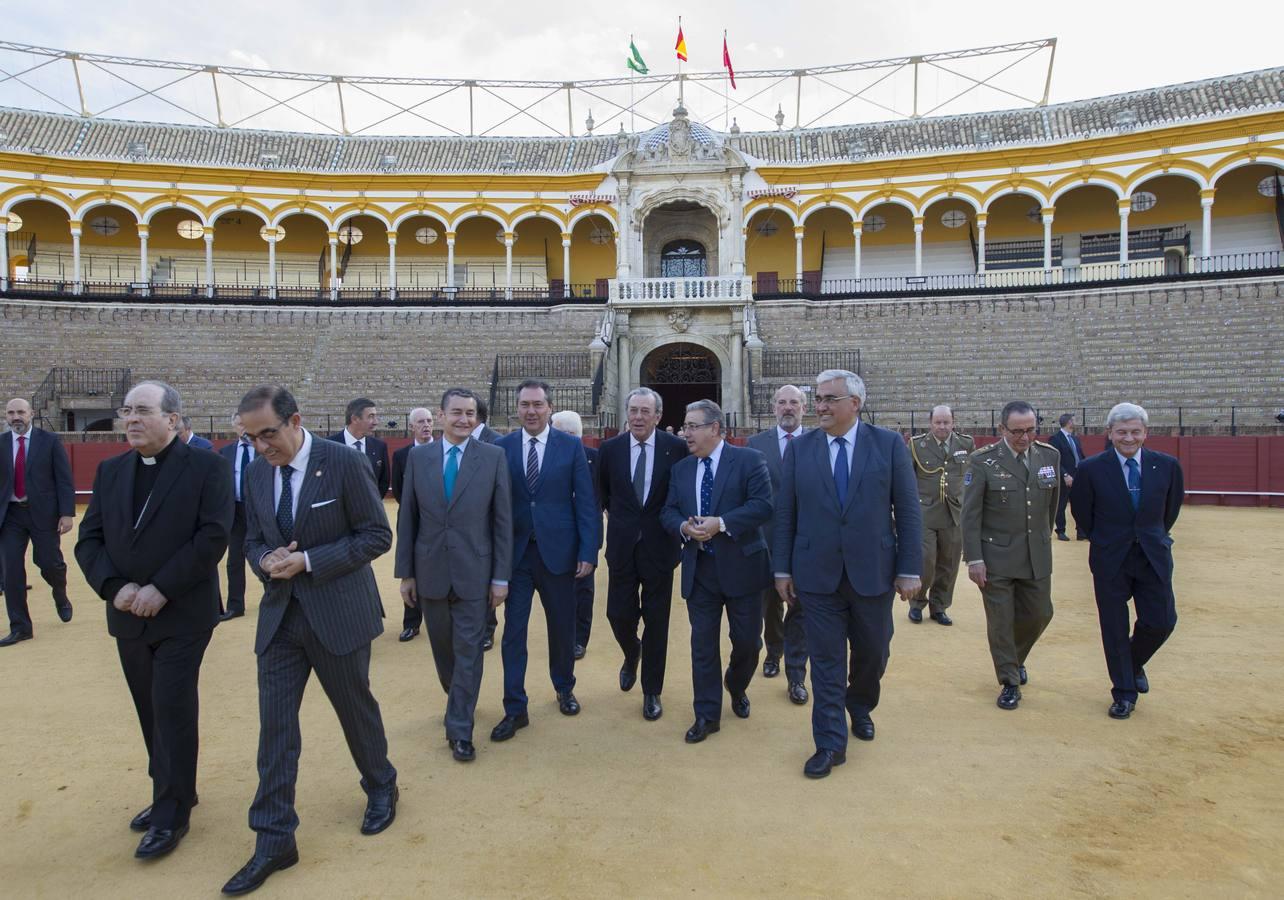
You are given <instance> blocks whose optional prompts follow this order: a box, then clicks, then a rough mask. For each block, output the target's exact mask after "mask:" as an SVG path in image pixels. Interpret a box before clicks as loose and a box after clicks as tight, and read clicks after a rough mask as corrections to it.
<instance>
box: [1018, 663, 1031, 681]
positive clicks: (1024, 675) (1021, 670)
mask: <svg viewBox="0 0 1284 900" xmlns="http://www.w3.org/2000/svg"><path fill="white" fill-rule="evenodd" d="M1017 674H1018V675H1020V676H1021V683H1022V684H1025V683H1027V682H1028V681H1029V680H1030V673H1029V672H1027V671H1026V670H1025V666H1020V667H1018V669H1017Z"/></svg>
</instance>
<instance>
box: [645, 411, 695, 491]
mask: <svg viewBox="0 0 1284 900" xmlns="http://www.w3.org/2000/svg"><path fill="white" fill-rule="evenodd" d="M642 444H646V475H645V481H644V484H643V488H642V502H643V503H644V504H645V503H646V501H647V499H648V498H649V497H650V496H651V475H652V473H654V472H655V429H651V436H650V437H648V438H647V439H646V440H645V441H643V442H642ZM642 444H639V443H638V439H637V438H635V437H634V436H633V435H632V434H630V435H629V481H630V482H632V481H633V473H634V472H636V471H637V468H638V453H640V452H641V451H640V449H639V448H640V447H641V446H642ZM696 496H697V497H698V496H699V494H697V495H696Z"/></svg>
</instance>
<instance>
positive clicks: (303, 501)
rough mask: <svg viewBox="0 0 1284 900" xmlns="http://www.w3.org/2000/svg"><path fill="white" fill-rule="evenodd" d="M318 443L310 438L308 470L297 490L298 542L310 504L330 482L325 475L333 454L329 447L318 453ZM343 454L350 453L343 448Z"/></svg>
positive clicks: (295, 520) (295, 524) (296, 528)
mask: <svg viewBox="0 0 1284 900" xmlns="http://www.w3.org/2000/svg"><path fill="white" fill-rule="evenodd" d="M319 444H320V441H318V440H317V439H316V435H313V437H312V453H311V455H310V456H309V457H308V470H307V471H306V472H304V473H303V484H302V486H301V487H300V488H299V506H298V509H297V510H296V511H295V513H294V538H295V540H298V537H299V535H300V534H302V533H303V523H304V522H306V521H307V518H308V513H309V512H310V511H311V510H312V503H313V502H314V501H315V500H316V498H317V494H318V493H319V492H320V490H321V488H322V487H323V486H326V485H328V484H329V483H330V481H331V476H329V475H327V474H325V473H326V472H327V471H328V470H329V468H330V466H329V465H328V463H329V461H330V453H332V452H334V451H333V450H331V448H329V447H325V448H324V449H322V450H320V451H318V450H317V447H318V445H319ZM343 450H344V452H347V453H351V452H352V451H351V450H348V448H346V447H344V448H343Z"/></svg>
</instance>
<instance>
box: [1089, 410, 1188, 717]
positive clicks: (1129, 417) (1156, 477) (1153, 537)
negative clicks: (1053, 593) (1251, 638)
mask: <svg viewBox="0 0 1284 900" xmlns="http://www.w3.org/2000/svg"><path fill="white" fill-rule="evenodd" d="M1148 421H1149V418H1148V417H1147V415H1146V411H1145V410H1144V409H1142V408H1141V407H1140V406H1137V405H1135V404H1132V403H1120V404H1118V405H1116V406H1115V407H1114V408H1113V409H1111V410H1110V413H1109V415H1107V416H1106V432H1107V433H1108V434H1109V436H1110V441H1111V444H1112V445H1113V446H1112V447H1111V448H1110V449H1107V450H1106V451H1105V452H1104V453H1098V454H1097V455H1096V456H1093V457H1090V458H1088V459H1086V460H1084V461H1083V462H1082V463H1080V464H1079V474H1078V475H1077V476H1076V477H1075V480H1074V487H1073V488H1071V491H1072V496H1071V498H1070V504H1071V507H1070V508H1071V510H1072V511H1073V513H1074V519H1075V524H1076V525H1077V526H1078V527H1079V530H1080V531H1082V532H1083V533H1085V534H1086V535H1088V540H1089V541H1091V542H1092V543H1091V544H1090V545H1089V548H1088V567H1089V568H1090V569H1091V570H1092V584H1093V588H1094V589H1095V591H1096V594H1097V615H1098V617H1099V619H1100V620H1101V643H1102V645H1103V646H1104V648H1105V651H1106V668H1107V670H1109V672H1110V683H1111V685H1112V688H1111V692H1110V693H1111V695H1112V696H1113V697H1114V702H1113V703H1112V704H1111V705H1110V710H1109V713H1110V717H1111V718H1112V719H1126V718H1128V717H1129V716H1131V715H1132V711H1133V708H1134V707H1135V706H1136V705H1137V695H1138V694H1139V693H1141V694H1144V693H1147V692H1148V691H1149V690H1150V682H1149V681H1148V679H1147V678H1146V670H1145V665H1146V663H1147V662H1149V661H1150V658H1151V657H1152V656H1154V655H1155V651H1157V650H1158V649H1159V648H1160V647H1162V646H1163V644H1164V641H1166V640H1168V636H1169V635H1170V634H1172V633H1173V629H1174V628H1176V627H1177V602H1176V599H1175V598H1174V597H1173V551H1172V546H1173V539H1172V537H1171V536H1170V535H1169V532H1170V531H1172V527H1173V524H1174V523H1176V521H1177V515H1178V514H1179V513H1180V512H1181V504H1182V500H1183V499H1184V498H1185V486H1184V484H1183V480H1182V472H1181V464H1180V463H1178V462H1177V460H1176V459H1174V458H1173V457H1171V456H1169V455H1167V454H1166V453H1159V452H1157V451H1155V450H1146V451H1144V452H1143V450H1142V445H1143V444H1145V442H1146V425H1147V422H1148ZM1129 598H1132V600H1133V602H1134V603H1135V604H1136V607H1137V624H1136V626H1135V628H1134V629H1133V633H1132V637H1131V638H1129V636H1128V624H1129V618H1130V616H1129V614H1128V600H1129Z"/></svg>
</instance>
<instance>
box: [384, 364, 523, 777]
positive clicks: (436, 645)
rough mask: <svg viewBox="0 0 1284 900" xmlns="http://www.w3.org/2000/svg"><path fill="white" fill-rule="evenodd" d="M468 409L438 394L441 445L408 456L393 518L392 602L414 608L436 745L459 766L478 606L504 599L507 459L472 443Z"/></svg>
mask: <svg viewBox="0 0 1284 900" xmlns="http://www.w3.org/2000/svg"><path fill="white" fill-rule="evenodd" d="M474 404H475V400H474V399H473V396H472V393H471V392H470V391H467V390H464V389H462V388H451V389H449V390H447V391H446V393H445V394H444V395H443V396H442V398H441V418H442V422H443V423H444V426H445V427H444V429H443V431H442V439H441V440H440V441H437V442H436V443H433V444H427V445H422V446H420V447H417V448H415V450H413V451H412V452H411V453H410V454H409V459H408V460H407V464H406V475H405V479H406V482H405V488H404V491H403V496H402V500H403V503H402V506H401V509H400V511H399V512H398V514H397V564H396V575H397V577H398V578H400V579H401V599H402V601H403V603H404V604H405V605H406V606H408V607H409V606H417V607H420V608H422V609H423V616H424V621H425V623H426V624H427V626H428V642H429V644H430V645H431V646H432V655H433V660H434V661H435V662H436V665H437V677H438V679H439V680H440V681H441V687H442V690H444V691H445V692H446V697H447V702H446V721H445V724H446V741H447V742H448V743H449V744H450V750H451V753H452V755H453V756H454V757H455V759H456V760H458V761H459V762H471V761H472V760H473V759H475V758H476V749H475V748H474V747H473V720H474V716H475V714H476V712H477V694H478V691H480V689H481V681H482V658H483V656H484V655H485V651H484V650H482V634H483V633H484V629H485V627H486V610H487V609H494V608H495V607H498V606H499V605H500V604H501V603H503V602H504V600H505V598H506V597H507V596H508V581H509V577H510V575H511V573H512V553H513V500H512V496H511V495H512V479H511V478H510V476H509V474H508V460H507V458H506V457H505V456H504V451H503V450H501V449H500V448H498V447H496V446H494V445H492V444H485V443H482V442H481V441H476V440H473V439H472V436H471V432H472V428H473V425H472V420H471V419H470V415H471V414H472V413H473V412H474V410H475V405H474Z"/></svg>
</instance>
